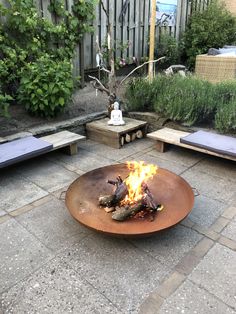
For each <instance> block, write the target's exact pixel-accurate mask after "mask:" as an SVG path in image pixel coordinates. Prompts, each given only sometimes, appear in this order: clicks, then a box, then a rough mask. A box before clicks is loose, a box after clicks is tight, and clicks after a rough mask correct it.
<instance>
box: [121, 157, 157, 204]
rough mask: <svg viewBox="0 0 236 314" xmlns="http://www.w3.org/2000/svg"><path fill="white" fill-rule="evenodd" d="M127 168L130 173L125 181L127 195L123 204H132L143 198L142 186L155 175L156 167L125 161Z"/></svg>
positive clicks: (142, 162) (141, 162)
mask: <svg viewBox="0 0 236 314" xmlns="http://www.w3.org/2000/svg"><path fill="white" fill-rule="evenodd" d="M127 166H128V168H129V170H130V173H129V176H128V177H127V178H126V179H125V184H126V186H127V189H128V195H126V197H125V199H124V203H125V204H133V203H135V202H137V201H139V200H141V199H142V198H143V194H144V192H143V184H144V183H146V182H147V180H148V179H151V178H152V177H153V176H154V175H155V174H156V173H157V169H158V167H157V166H155V165H152V164H145V163H144V161H140V162H137V161H127Z"/></svg>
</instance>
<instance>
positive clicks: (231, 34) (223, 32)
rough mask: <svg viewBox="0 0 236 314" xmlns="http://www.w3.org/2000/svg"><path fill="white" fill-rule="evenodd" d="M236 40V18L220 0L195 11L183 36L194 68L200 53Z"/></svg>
mask: <svg viewBox="0 0 236 314" xmlns="http://www.w3.org/2000/svg"><path fill="white" fill-rule="evenodd" d="M235 42H236V18H235V17H234V16H233V15H232V14H231V13H230V12H228V11H227V10H226V9H225V7H224V5H223V4H222V3H220V2H219V1H218V0H213V1H211V2H210V4H209V5H208V6H207V8H206V9H205V10H203V11H195V12H193V14H192V16H191V17H190V18H189V22H188V25H187V28H186V31H185V34H184V36H183V44H184V54H185V57H186V58H187V63H188V65H189V66H190V67H191V68H193V67H194V64H195V59H196V56H197V55H198V54H202V53H206V52H207V51H208V49H209V48H212V47H214V48H219V47H222V46H223V45H226V44H232V43H235Z"/></svg>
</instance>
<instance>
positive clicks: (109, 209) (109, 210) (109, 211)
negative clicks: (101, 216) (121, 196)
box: [104, 207, 115, 213]
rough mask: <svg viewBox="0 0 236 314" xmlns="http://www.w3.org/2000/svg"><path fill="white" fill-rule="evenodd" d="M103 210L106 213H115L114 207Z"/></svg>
mask: <svg viewBox="0 0 236 314" xmlns="http://www.w3.org/2000/svg"><path fill="white" fill-rule="evenodd" d="M104 210H105V212H106V213H111V212H114V211H115V207H105V208H104Z"/></svg>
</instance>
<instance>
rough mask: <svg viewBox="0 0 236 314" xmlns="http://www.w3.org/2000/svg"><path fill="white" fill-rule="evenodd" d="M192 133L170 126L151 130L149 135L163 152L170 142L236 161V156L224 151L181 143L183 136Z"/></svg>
mask: <svg viewBox="0 0 236 314" xmlns="http://www.w3.org/2000/svg"><path fill="white" fill-rule="evenodd" d="M190 134H191V133H188V132H184V131H179V130H174V129H170V128H163V129H160V130H158V131H155V132H151V133H148V134H147V137H149V138H151V139H153V140H155V141H156V148H157V150H158V151H159V152H161V153H163V152H165V149H166V146H167V145H168V144H172V145H177V146H180V147H184V148H188V149H192V150H194V151H198V152H201V153H205V154H209V155H213V156H217V157H221V158H226V159H229V160H233V161H236V157H234V156H230V155H225V154H222V153H218V152H214V151H211V150H208V149H205V148H201V147H197V146H193V145H188V144H185V143H181V138H183V137H185V136H187V135H190Z"/></svg>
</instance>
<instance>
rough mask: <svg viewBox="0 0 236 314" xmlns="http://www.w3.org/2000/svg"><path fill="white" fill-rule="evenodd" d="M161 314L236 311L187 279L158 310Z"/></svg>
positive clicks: (231, 313)
mask: <svg viewBox="0 0 236 314" xmlns="http://www.w3.org/2000/svg"><path fill="white" fill-rule="evenodd" d="M158 313H159V314H166V313H170V314H178V313H179V314H183V313H184V314H223V313H225V314H226V313H227V314H234V313H235V311H234V310H233V309H232V308H230V307H228V306H227V305H226V304H224V303H223V302H221V301H220V300H219V299H217V298H216V297H214V296H212V295H211V294H210V293H209V292H207V291H206V290H204V289H202V288H200V287H198V286H197V285H195V284H194V283H192V282H191V281H189V280H187V281H185V282H184V283H183V284H182V285H181V286H180V287H179V288H178V289H177V290H176V291H175V292H174V294H173V295H171V296H170V297H169V298H168V299H167V300H165V301H164V302H163V304H162V306H161V308H160V309H159V311H158Z"/></svg>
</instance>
